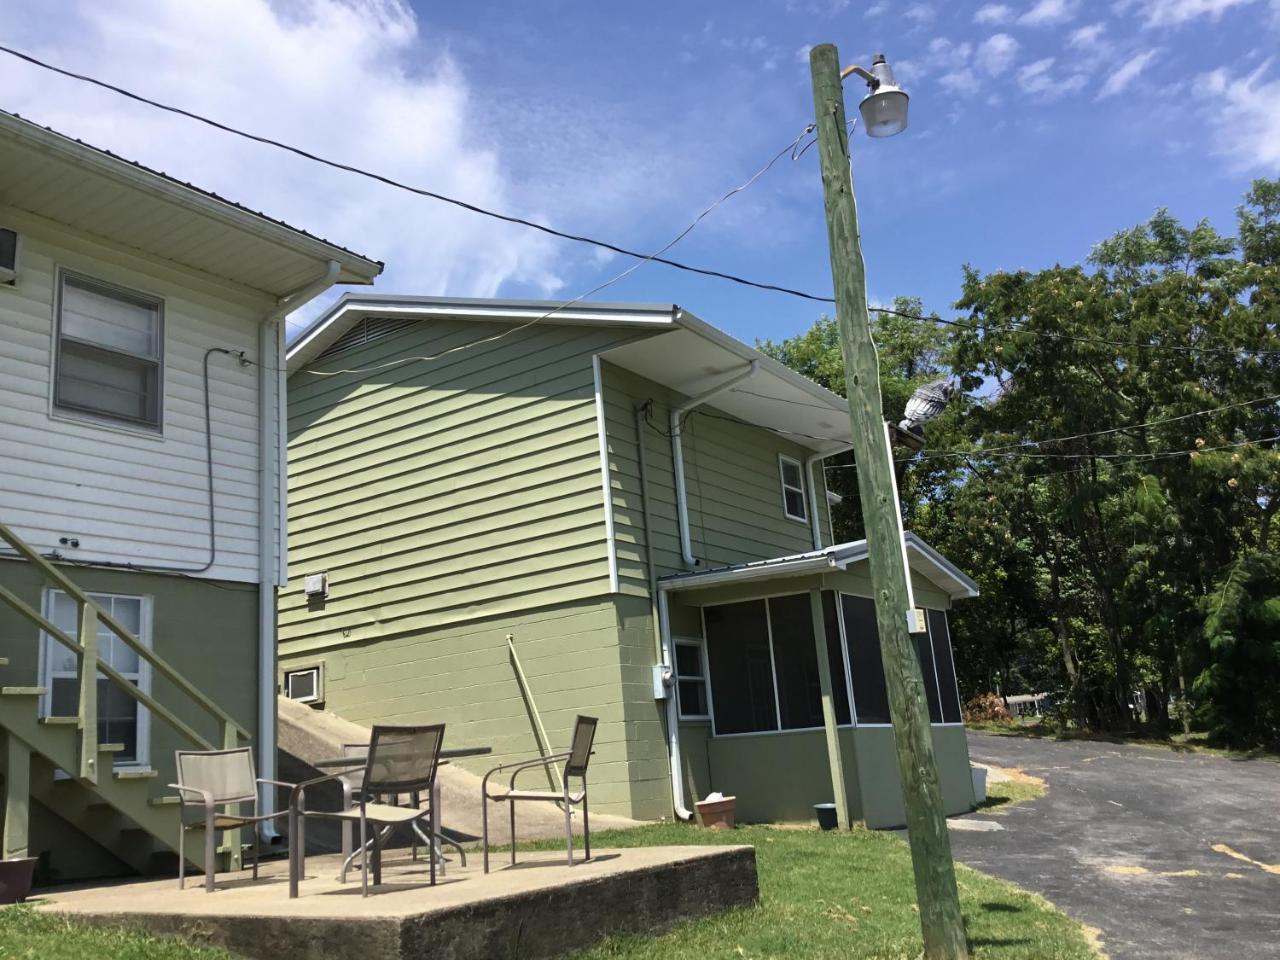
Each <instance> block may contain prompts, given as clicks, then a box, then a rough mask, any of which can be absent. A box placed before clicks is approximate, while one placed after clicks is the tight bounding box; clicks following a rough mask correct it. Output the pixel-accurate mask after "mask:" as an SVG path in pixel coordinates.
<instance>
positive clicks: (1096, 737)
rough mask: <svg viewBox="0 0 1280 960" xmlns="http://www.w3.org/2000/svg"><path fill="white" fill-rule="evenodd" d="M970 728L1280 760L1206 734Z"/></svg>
mask: <svg viewBox="0 0 1280 960" xmlns="http://www.w3.org/2000/svg"><path fill="white" fill-rule="evenodd" d="M965 726H966V727H967V728H968V729H969V730H976V731H978V732H980V733H991V734H995V735H996V736H999V737H1037V738H1041V739H1048V740H1088V741H1094V742H1097V743H1120V744H1131V745H1133V746H1138V747H1156V748H1159V749H1164V750H1172V751H1174V752H1175V753H1200V754H1204V755H1206V756H1212V757H1226V758H1228V759H1231V760H1268V761H1270V762H1272V763H1280V753H1274V752H1272V751H1269V750H1263V749H1261V748H1259V749H1255V750H1229V749H1226V748H1224V747H1213V746H1210V745H1209V743H1208V740H1207V737H1206V735H1205V734H1203V733H1175V734H1171V735H1170V736H1168V737H1165V738H1162V737H1154V736H1151V735H1149V734H1146V733H1126V732H1124V731H1118V732H1113V731H1105V730H1084V729H1080V728H1077V727H1064V726H1062V725H1061V724H1059V723H1057V722H1055V721H1053V720H1049V719H1046V718H1034V719H1030V720H1011V721H1008V722H1007V723H994V722H987V721H976V722H974V721H966V722H965Z"/></svg>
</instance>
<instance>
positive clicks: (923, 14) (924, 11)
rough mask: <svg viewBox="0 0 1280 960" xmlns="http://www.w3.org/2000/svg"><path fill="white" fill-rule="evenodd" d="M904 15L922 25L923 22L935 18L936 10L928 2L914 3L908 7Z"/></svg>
mask: <svg viewBox="0 0 1280 960" xmlns="http://www.w3.org/2000/svg"><path fill="white" fill-rule="evenodd" d="M903 16H905V17H906V18H907V19H908V20H910V21H912V22H913V23H915V24H916V25H917V26H922V25H923V24H926V23H929V22H930V21H932V20H933V17H934V11H933V7H931V6H929V5H928V4H927V3H913V4H912V5H911V6H909V7H907V11H906V13H904V14H903Z"/></svg>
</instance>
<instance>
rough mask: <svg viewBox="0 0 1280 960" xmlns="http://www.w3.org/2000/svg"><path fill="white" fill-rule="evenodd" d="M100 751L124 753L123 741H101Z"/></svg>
mask: <svg viewBox="0 0 1280 960" xmlns="http://www.w3.org/2000/svg"><path fill="white" fill-rule="evenodd" d="M98 752H99V753H122V752H124V744H123V743H100V744H98Z"/></svg>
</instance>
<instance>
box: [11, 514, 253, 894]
mask: <svg viewBox="0 0 1280 960" xmlns="http://www.w3.org/2000/svg"><path fill="white" fill-rule="evenodd" d="M0 541H2V542H5V543H8V545H9V546H11V547H13V548H14V549H15V550H16V551H17V552H18V555H19V556H20V557H21V558H22V559H23V560H25V561H27V562H28V563H31V564H33V565H34V566H36V567H37V568H38V569H39V570H40V571H41V573H42V574H43V575H44V578H45V580H46V582H47V583H48V584H49V585H51V586H53V587H56V588H57V589H59V590H62V591H64V592H65V593H66V594H67V595H69V596H70V597H72V598H73V599H74V600H75V601H76V602H77V603H78V605H79V610H80V616H79V618H78V624H79V629H78V631H77V633H78V635H77V636H74V637H73V636H70V635H69V634H67V633H64V632H63V631H62V630H60V629H58V627H57V626H55V625H54V624H53V623H51V622H50V621H49V620H47V619H46V618H45V617H44V616H43V615H42V614H41V613H40V612H39V611H38V610H36V609H34V608H33V607H32V606H31V605H30V604H28V603H26V602H25V601H24V600H23V599H22V598H21V597H19V596H18V595H16V594H15V593H14V592H13V591H11V590H9V589H8V588H6V587H4V586H2V585H0V603H4V604H7V605H8V606H10V607H11V608H13V609H14V610H16V611H17V612H18V613H19V614H21V615H22V616H23V617H24V618H25V619H26V620H28V621H30V622H31V624H32V625H33V626H34V627H35V628H38V629H33V630H32V631H31V634H30V637H31V642H32V643H35V642H37V638H38V637H39V636H40V632H41V631H43V633H44V634H45V635H46V636H48V637H50V638H52V639H53V640H54V641H56V642H58V643H60V644H62V645H63V646H64V647H67V648H68V649H70V650H71V651H72V652H73V653H75V655H76V659H77V672H78V689H79V700H78V710H77V716H74V717H69V716H67V717H64V716H58V717H41V716H40V704H41V698H42V697H43V696H44V694H45V693H46V690H45V689H44V688H43V687H28V686H0V763H2V764H3V767H2V769H3V774H4V830H3V837H2V838H0V839H2V846H0V855H2V856H4V857H5V858H11V857H22V856H26V855H27V854H28V849H27V848H28V835H29V834H28V829H29V821H30V805H31V801H32V800H36V801H38V802H39V803H40V804H42V805H43V806H44V807H46V808H47V809H49V810H50V811H52V812H53V813H54V814H56V815H57V816H58V817H60V818H61V819H62V820H64V821H65V822H66V823H67V824H68V825H70V826H71V827H73V828H74V829H75V830H77V831H79V832H80V833H81V834H83V835H84V836H86V837H88V838H89V839H91V840H93V841H95V842H96V843H97V844H98V845H99V846H101V847H103V848H104V849H105V850H107V851H108V852H110V853H111V854H113V855H114V856H115V857H116V858H117V859H119V860H120V861H122V862H123V863H125V864H127V865H128V866H130V867H132V868H133V869H135V870H137V871H139V872H141V873H150V872H154V871H155V870H156V869H157V867H159V866H160V865H172V866H173V867H174V868H175V869H176V862H177V861H176V856H177V855H176V849H177V840H178V829H179V809H180V808H179V806H178V804H177V800H176V798H171V797H156V796H153V790H154V785H153V783H152V780H153V778H154V777H155V776H156V772H155V771H154V770H150V769H138V768H119V769H117V768H115V767H114V765H113V763H112V757H113V755H114V754H115V753H118V752H120V751H121V750H123V749H124V747H123V745H122V744H112V743H99V742H98V708H97V689H98V681H99V680H101V679H102V678H106V679H107V680H109V681H112V682H113V683H115V684H116V685H117V686H118V687H119V688H120V689H122V690H123V691H124V692H125V693H126V694H127V695H128V696H130V697H132V698H133V699H135V700H137V701H138V702H139V703H140V704H141V705H142V706H144V707H146V708H147V710H148V711H149V712H150V714H151V717H152V718H153V721H158V722H160V723H165V724H167V725H168V726H170V727H172V728H173V729H175V730H176V731H177V732H178V733H179V734H180V735H181V736H182V737H183V738H184V739H185V740H186V741H188V742H189V744H190V746H191V748H193V749H197V750H212V749H222V748H228V747H235V746H239V745H241V743H242V742H243V741H247V740H248V739H249V734H248V731H246V730H245V729H244V728H243V727H242V726H241V725H240V724H238V723H237V722H236V721H235V720H234V719H232V717H231V716H230V715H229V714H228V713H227V712H226V711H225V710H223V709H222V708H221V707H220V706H218V705H217V704H216V703H214V702H213V701H212V700H211V699H209V698H208V697H207V696H206V695H205V694H203V693H202V692H201V691H200V690H198V689H197V688H196V687H195V686H194V685H192V684H191V683H190V681H188V680H187V679H186V678H185V677H184V676H182V675H181V674H180V673H178V672H177V671H176V670H175V669H174V668H173V667H172V666H171V665H169V664H168V663H167V662H166V661H165V660H163V659H162V658H161V657H159V656H158V655H157V654H155V653H154V652H153V651H152V650H151V649H150V648H149V647H147V646H145V645H143V644H142V643H141V642H140V641H139V640H138V638H137V637H134V636H133V635H132V634H130V633H129V631H128V630H126V629H125V628H124V627H122V626H121V625H120V624H119V623H118V622H116V621H115V620H114V619H113V618H112V617H111V616H110V615H109V614H108V613H107V612H106V611H105V610H103V609H102V608H101V607H100V606H99V605H98V604H96V603H95V602H94V601H93V599H92V598H91V597H90V596H89V595H88V594H87V593H86V592H85V591H83V590H82V589H80V587H78V586H77V585H76V584H75V583H74V582H72V580H71V579H70V578H69V577H68V576H67V574H66V573H65V571H64V570H62V569H59V568H57V567H55V566H53V564H51V563H50V562H49V561H48V560H46V559H45V558H44V557H42V556H40V555H39V554H38V553H36V551H35V550H34V549H32V548H31V547H30V546H29V545H27V544H26V543H25V542H23V541H22V540H21V539H20V538H19V537H18V536H17V535H16V534H14V533H13V531H11V530H9V529H8V528H7V527H5V526H4V525H3V524H0ZM5 563H8V561H5ZM100 623H101V624H103V625H104V626H106V627H107V629H108V630H110V632H111V633H112V634H114V635H115V636H116V637H118V638H119V639H120V640H121V641H122V642H124V643H125V644H126V645H127V646H128V647H129V648H131V649H132V650H134V651H135V652H136V653H137V654H138V656H139V657H141V658H143V659H144V660H146V661H147V663H148V664H150V666H151V669H152V671H153V673H154V674H155V675H156V676H158V677H163V678H164V679H165V680H166V681H168V683H167V684H166V688H167V689H173V690H175V691H176V693H177V694H178V695H179V696H180V697H181V698H182V699H183V700H184V701H186V702H194V703H195V704H197V705H198V706H199V707H202V708H203V709H204V711H205V712H206V713H207V714H208V715H209V716H210V717H212V718H213V719H214V720H215V721H216V722H217V724H218V726H219V728H220V729H221V731H222V742H221V743H219V744H218V745H217V747H216V748H215V746H214V744H213V743H211V742H210V741H209V740H207V739H206V738H205V737H203V736H202V735H201V734H200V733H199V732H197V731H196V730H195V729H193V728H192V727H191V726H190V725H189V724H187V723H186V722H184V721H183V720H182V719H180V718H179V717H178V716H177V715H176V714H175V713H174V712H173V711H172V710H171V709H169V707H168V706H166V705H165V704H163V703H160V702H159V701H157V700H156V699H155V698H154V697H152V696H151V695H150V694H148V693H145V692H143V691H142V690H140V689H139V688H138V687H137V686H136V685H135V684H133V683H131V682H130V681H129V680H128V679H127V678H125V677H123V676H121V675H120V674H119V673H118V672H116V671H115V670H113V669H112V668H111V667H110V666H108V665H107V664H105V663H102V662H100V661H99V660H98V625H99V624H100ZM7 666H8V660H7V659H5V658H0V680H3V678H4V673H5V672H6V671H5V668H6V667H7ZM58 771H62V774H59V773H58ZM224 853H225V854H226V855H225V857H223V858H222V859H223V861H224V862H222V863H220V864H218V868H219V869H224V868H226V867H233V868H234V867H238V866H239V861H240V846H239V844H238V843H235V844H232V845H231V847H229V848H228V849H226V850H225V851H224ZM187 859H188V861H190V862H191V863H192V864H193V865H194V866H195V868H196V869H197V870H201V869H203V867H204V863H203V860H204V850H203V844H200V843H188V844H187Z"/></svg>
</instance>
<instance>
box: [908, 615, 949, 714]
mask: <svg viewBox="0 0 1280 960" xmlns="http://www.w3.org/2000/svg"><path fill="white" fill-rule="evenodd" d="M911 636H912V637H913V638H914V639H915V641H916V658H917V659H918V660H919V661H920V673H921V675H922V676H923V677H924V699H925V703H927V704H928V705H929V722H930V723H941V722H942V703H941V702H940V701H939V700H938V676H937V673H936V672H935V671H934V669H933V644H932V643H930V642H929V631H928V630H925V632H924V633H913V634H912V635H911Z"/></svg>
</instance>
